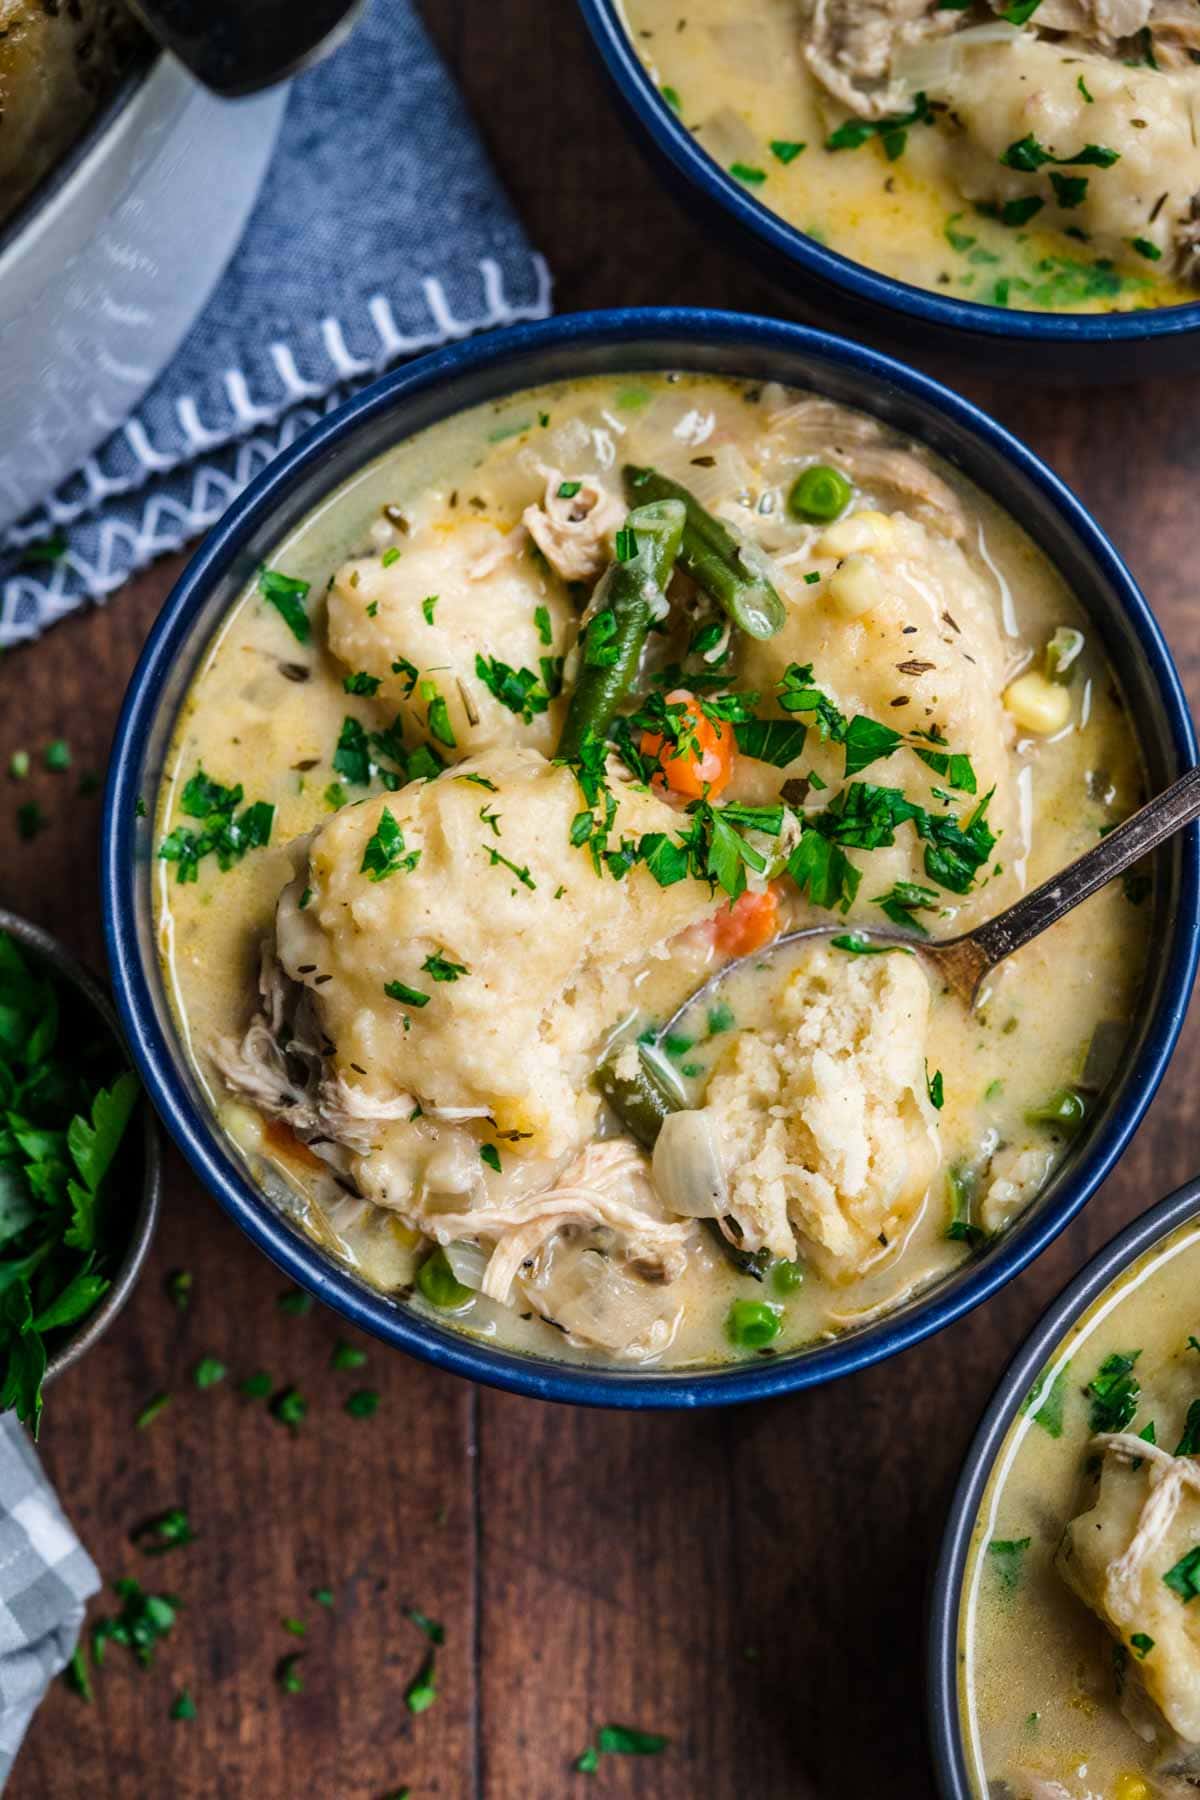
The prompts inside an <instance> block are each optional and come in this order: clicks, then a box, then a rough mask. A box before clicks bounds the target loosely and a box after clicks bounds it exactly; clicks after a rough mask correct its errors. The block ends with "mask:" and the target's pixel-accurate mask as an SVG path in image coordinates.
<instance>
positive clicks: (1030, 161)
mask: <svg viewBox="0 0 1200 1800" xmlns="http://www.w3.org/2000/svg"><path fill="white" fill-rule="evenodd" d="M1120 160H1121V152H1120V151H1119V150H1109V149H1108V148H1107V147H1106V146H1105V145H1103V144H1085V145H1084V146H1083V149H1082V150H1077V151H1076V152H1075V154H1074V155H1073V156H1055V155H1054V153H1053V152H1052V151H1050V150H1047V149H1046V146H1045V145H1044V144H1040V143H1039V142H1038V140H1037V138H1035V137H1034V136H1033V134H1032V133H1029V134H1028V135H1027V136H1025V137H1023V138H1018V139H1017V141H1016V143H1014V144H1010V145H1009V146H1008V149H1007V150H1004V151H1002V152H1001V154H1000V161H1001V162H1002V163H1003V164H1004V166H1005V168H1006V169H1019V170H1020V171H1021V172H1022V173H1024V174H1034V173H1036V171H1037V170H1038V169H1040V168H1043V167H1044V166H1045V165H1046V164H1047V163H1055V164H1057V166H1058V167H1059V168H1081V167H1083V168H1092V169H1111V168H1112V166H1113V164H1114V163H1115V162H1120Z"/></svg>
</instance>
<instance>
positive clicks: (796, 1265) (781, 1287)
mask: <svg viewBox="0 0 1200 1800" xmlns="http://www.w3.org/2000/svg"><path fill="white" fill-rule="evenodd" d="M803 1281H804V1264H803V1263H802V1262H777V1263H776V1264H775V1267H774V1268H773V1269H772V1270H771V1286H772V1287H773V1288H774V1289H775V1292H776V1293H777V1294H794V1293H795V1291H796V1289H797V1288H798V1287H800V1285H801V1284H802V1283H803Z"/></svg>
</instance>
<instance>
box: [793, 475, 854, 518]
mask: <svg viewBox="0 0 1200 1800" xmlns="http://www.w3.org/2000/svg"><path fill="white" fill-rule="evenodd" d="M853 492H854V490H853V488H852V487H851V486H850V483H849V482H848V481H847V480H846V477H845V476H844V475H843V474H842V473H841V472H840V470H838V469H831V468H830V467H829V466H828V464H827V463H813V464H812V466H811V468H808V469H805V470H804V473H803V474H802V475H797V477H796V479H795V481H793V483H792V491H791V493H790V494H789V495H788V501H787V504H788V511H789V512H790V513H791V515H792V517H793V519H805V520H808V521H810V522H811V523H813V524H827V523H828V522H829V520H830V519H836V518H837V517H838V515H839V514H840V513H844V512H845V510H846V508H847V506H849V504H850V498H851V495H852V494H853Z"/></svg>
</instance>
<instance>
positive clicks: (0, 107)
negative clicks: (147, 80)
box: [0, 0, 146, 223]
mask: <svg viewBox="0 0 1200 1800" xmlns="http://www.w3.org/2000/svg"><path fill="white" fill-rule="evenodd" d="M145 41H146V40H145V37H144V34H143V33H142V31H141V28H140V27H139V26H138V25H137V24H136V23H135V22H134V20H133V19H132V18H131V16H130V14H129V13H128V12H126V10H125V8H124V6H121V5H119V4H115V3H114V0H0V223H2V222H3V221H4V219H6V218H7V217H8V215H9V214H10V213H12V212H14V211H15V210H16V208H17V207H18V206H19V205H20V204H21V202H22V201H23V200H25V199H27V198H28V196H29V195H30V194H31V193H32V192H33V190H34V189H35V188H36V187H37V185H38V183H39V182H40V181H41V180H42V179H43V177H44V176H46V175H48V174H49V173H50V171H51V170H52V169H53V168H54V166H55V165H56V163H58V162H59V161H60V160H61V159H62V157H63V156H64V155H65V154H66V152H67V151H68V150H69V149H70V148H71V146H72V144H74V143H75V142H76V141H77V139H78V138H79V137H80V135H81V134H82V132H83V131H84V130H85V129H86V127H87V125H88V124H89V122H90V121H91V119H92V118H93V117H94V116H95V114H96V113H97V112H98V111H99V109H100V107H101V106H103V104H104V102H105V101H106V100H107V99H108V98H109V96H110V95H111V94H112V93H113V91H114V90H115V88H116V86H117V83H118V81H119V80H120V78H121V76H122V74H123V73H124V72H125V70H126V69H127V68H129V67H130V65H131V64H132V63H133V61H134V60H135V59H136V57H137V56H138V55H140V54H141V52H142V47H143V45H144V44H145Z"/></svg>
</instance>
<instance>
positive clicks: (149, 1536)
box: [129, 1506, 196, 1556]
mask: <svg viewBox="0 0 1200 1800" xmlns="http://www.w3.org/2000/svg"><path fill="white" fill-rule="evenodd" d="M129 1541H130V1543H132V1544H136V1545H137V1547H138V1549H139V1550H141V1551H143V1552H144V1553H145V1554H146V1555H147V1556H162V1555H164V1554H165V1553H166V1551H168V1550H179V1549H182V1547H183V1546H184V1545H185V1544H194V1543H195V1541H196V1533H195V1532H194V1531H193V1530H192V1527H191V1524H190V1522H189V1520H188V1516H187V1513H186V1512H185V1511H184V1510H183V1508H182V1506H172V1507H170V1508H169V1509H168V1510H167V1511H166V1512H164V1513H159V1514H157V1516H156V1517H155V1518H153V1519H147V1520H146V1521H145V1523H144V1524H141V1525H138V1526H136V1527H135V1528H134V1530H132V1531H131V1532H130V1534H129Z"/></svg>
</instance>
